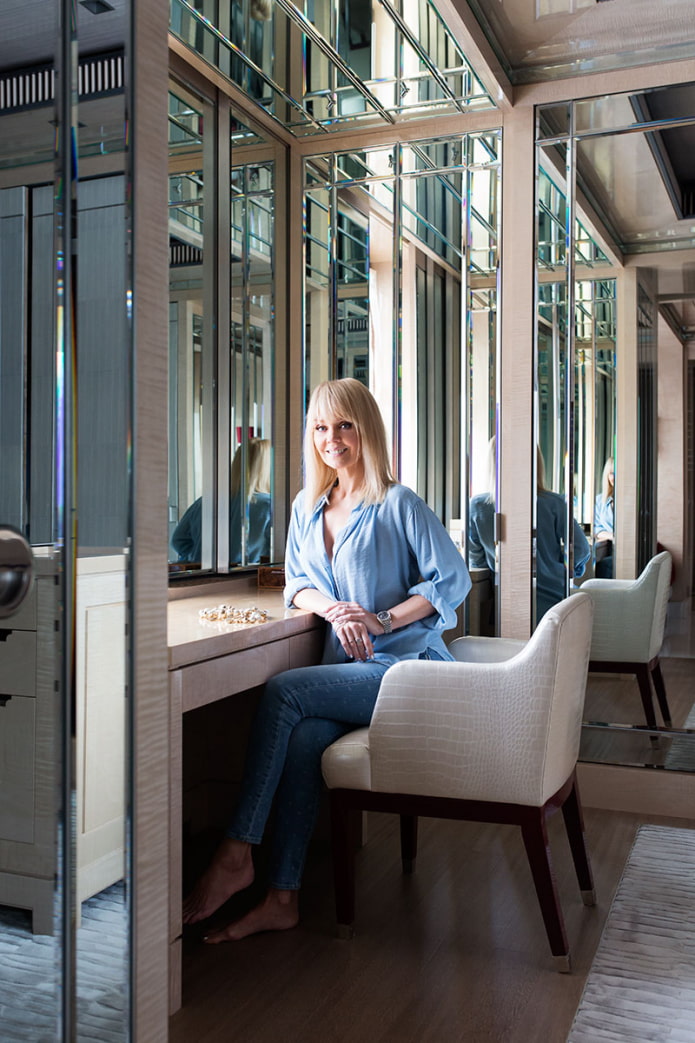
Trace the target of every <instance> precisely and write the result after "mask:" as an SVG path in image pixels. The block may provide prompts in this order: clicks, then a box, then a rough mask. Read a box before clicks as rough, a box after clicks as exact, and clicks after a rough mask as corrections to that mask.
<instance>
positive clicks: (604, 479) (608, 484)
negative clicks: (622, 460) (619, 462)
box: [601, 456, 615, 503]
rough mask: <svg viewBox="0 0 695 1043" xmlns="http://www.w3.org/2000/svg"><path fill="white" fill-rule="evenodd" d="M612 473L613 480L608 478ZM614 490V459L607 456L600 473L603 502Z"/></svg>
mask: <svg viewBox="0 0 695 1043" xmlns="http://www.w3.org/2000/svg"><path fill="white" fill-rule="evenodd" d="M611 474H613V478H614V481H611V480H610V477H609V476H610V475H611ZM614 490H615V461H614V460H613V457H612V456H609V457H608V459H607V460H606V462H605V464H604V465H603V472H602V474H601V497H602V499H603V502H604V503H606V502H607V501H608V500H609V499H610V498H611V496H613V494H614Z"/></svg>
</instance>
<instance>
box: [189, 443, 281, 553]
mask: <svg viewBox="0 0 695 1043" xmlns="http://www.w3.org/2000/svg"><path fill="white" fill-rule="evenodd" d="M241 458H242V452H241V446H239V448H238V449H237V451H236V453H235V454H234V459H233V460H232V468H231V474H230V487H229V562H230V564H231V565H237V564H239V563H240V562H241V532H242V526H246V561H247V563H249V564H253V563H257V562H262V561H269V560H270V532H271V521H272V509H271V497H270V458H271V445H270V441H269V439H267V438H249V440H248V443H247V447H246V490H247V499H246V503H245V504H242V499H241V492H242V490H241ZM202 517H203V498H202V496H199V497H198V499H197V500H194V502H193V503H192V504H191V505H190V507H188V509H187V510H186V511H185V512H184V514H183V516H182V517H181V520H180V522H179V523H178V525H177V526H176V528H175V529H174V534H173V536H172V537H171V545H172V547H173V548H174V550H175V551H176V554H177V555H178V557H177V561H180V562H188V563H191V564H193V563H195V564H198V565H200V562H201V555H202Z"/></svg>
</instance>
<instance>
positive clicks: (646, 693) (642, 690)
mask: <svg viewBox="0 0 695 1043" xmlns="http://www.w3.org/2000/svg"><path fill="white" fill-rule="evenodd" d="M635 674H636V676H637V684H638V685H639V694H640V695H641V697H642V707H643V709H644V716H645V718H646V721H647V727H649V728H653V729H654V730H656V714H655V713H654V703H653V702H652V684H651V680H650V677H649V667H648V666H647V664H646V663H637V664H636V665H635Z"/></svg>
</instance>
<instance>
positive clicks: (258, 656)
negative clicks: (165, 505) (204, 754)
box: [168, 576, 324, 1013]
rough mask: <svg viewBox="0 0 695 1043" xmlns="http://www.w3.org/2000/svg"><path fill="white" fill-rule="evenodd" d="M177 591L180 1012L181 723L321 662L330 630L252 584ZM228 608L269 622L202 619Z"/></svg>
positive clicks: (173, 762) (177, 986) (174, 738)
mask: <svg viewBox="0 0 695 1043" xmlns="http://www.w3.org/2000/svg"><path fill="white" fill-rule="evenodd" d="M177 594H178V592H177V591H176V589H175V588H174V590H173V595H172V597H171V600H170V601H169V606H168V650H169V709H170V760H169V806H170V816H171V820H170V830H169V837H170V847H169V880H170V886H169V1004H170V1013H174V1011H176V1010H178V1008H179V1007H180V1006H181V935H182V929H183V925H182V918H181V903H182V894H181V876H182V863H183V850H182V827H183V814H182V813H183V804H182V785H183V752H182V751H183V716H184V714H186V713H187V712H189V711H191V710H195V709H198V708H199V707H202V706H207V705H209V704H211V703H214V702H217V701H219V700H221V699H227V698H229V697H230V696H234V695H240V694H241V693H242V692H246V691H248V690H249V689H251V688H255V687H256V686H257V685H261V684H264V683H265V682H266V681H267V680H268V679H269V678H270V677H273V676H274V675H275V674H278V673H280V672H281V671H282V670H289V669H292V668H294V667H298V666H309V665H312V664H314V663H318V662H319V661H320V658H321V651H322V647H323V633H324V623H323V620H321V619H320V618H319V617H318V616H315V615H314V614H313V613H311V612H304V611H301V610H300V609H286V608H285V606H284V602H283V597H282V590H265V589H259V588H258V587H257V586H256V581H255V576H254V577H253V579H252V580H251V579H246V578H239V579H232V580H230V581H229V582H225V583H215V584H207V585H203V584H201V585H199V586H197V587H195V588H188V590H187V592H185V593H184V592H182V594H181V595H180V596H177ZM220 604H228V605H233V606H234V607H235V608H240V609H247V608H251V607H252V606H256V607H257V608H260V609H264V610H265V611H266V612H267V613H268V619H267V621H266V622H265V623H252V624H243V623H226V622H207V621H201V620H200V610H201V609H203V608H205V609H207V608H212V607H214V606H216V605H220Z"/></svg>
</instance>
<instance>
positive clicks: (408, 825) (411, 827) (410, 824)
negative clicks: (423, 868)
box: [401, 815, 417, 873]
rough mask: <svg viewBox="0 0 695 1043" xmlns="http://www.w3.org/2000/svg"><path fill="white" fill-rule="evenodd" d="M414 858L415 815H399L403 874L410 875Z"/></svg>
mask: <svg viewBox="0 0 695 1043" xmlns="http://www.w3.org/2000/svg"><path fill="white" fill-rule="evenodd" d="M416 856H417V815H401V861H402V863H403V872H404V873H412V871H413V869H414V868H415V858H416Z"/></svg>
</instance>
